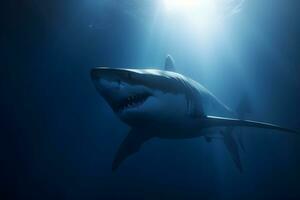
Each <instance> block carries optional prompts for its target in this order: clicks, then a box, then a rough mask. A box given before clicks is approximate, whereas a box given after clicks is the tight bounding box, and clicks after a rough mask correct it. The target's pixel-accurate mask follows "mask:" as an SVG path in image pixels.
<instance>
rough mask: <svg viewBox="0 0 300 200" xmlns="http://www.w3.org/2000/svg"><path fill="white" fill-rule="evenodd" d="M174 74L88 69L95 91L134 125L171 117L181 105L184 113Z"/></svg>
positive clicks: (145, 70) (101, 68) (151, 71)
mask: <svg viewBox="0 0 300 200" xmlns="http://www.w3.org/2000/svg"><path fill="white" fill-rule="evenodd" d="M174 74H176V73H174V72H166V71H161V70H154V69H149V70H147V69H143V70H142V69H116V68H105V67H97V68H94V69H92V71H91V77H92V80H93V82H94V84H95V86H96V88H97V90H98V92H99V93H100V94H101V95H102V96H103V98H104V99H105V100H106V102H107V103H108V104H109V105H110V107H111V108H112V110H113V111H114V112H115V113H116V114H117V116H118V117H119V118H120V119H121V120H122V121H124V122H126V123H127V124H129V125H133V126H136V125H142V124H145V123H148V124H149V123H150V122H153V121H156V120H158V118H160V120H161V119H162V118H164V119H167V118H170V117H172V114H174V112H179V111H180V109H181V108H182V112H185V109H186V107H185V105H186V102H185V97H184V94H183V92H182V91H183V90H182V88H181V87H180V86H181V85H182V84H180V81H178V80H176V79H174V77H172V76H174ZM177 82H178V84H177ZM174 96H176V100H174V98H173V97H174ZM170 98H172V100H171V99H170ZM158 113H159V114H158Z"/></svg>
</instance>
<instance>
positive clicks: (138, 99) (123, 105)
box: [115, 93, 151, 112]
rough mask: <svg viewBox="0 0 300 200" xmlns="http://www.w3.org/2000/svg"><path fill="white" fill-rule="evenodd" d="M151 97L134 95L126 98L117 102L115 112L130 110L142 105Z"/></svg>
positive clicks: (148, 95)
mask: <svg viewBox="0 0 300 200" xmlns="http://www.w3.org/2000/svg"><path fill="white" fill-rule="evenodd" d="M150 96H151V95H150V94H149V93H143V94H134V95H131V96H128V97H127V98H125V99H123V100H122V101H120V102H119V104H118V105H116V107H115V111H116V112H122V111H124V110H126V109H132V108H135V107H138V106H140V105H142V104H143V103H144V102H145V101H146V100H147V99H148V98H149V97H150Z"/></svg>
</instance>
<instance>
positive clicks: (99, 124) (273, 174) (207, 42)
mask: <svg viewBox="0 0 300 200" xmlns="http://www.w3.org/2000/svg"><path fill="white" fill-rule="evenodd" d="M159 2H160V1H149V0H143V1H142V0H141V1H133V0H128V1H125V0H124V1H120V0H119V1H117V0H111V1H108V0H86V1H68V0H67V1H47V2H42V1H35V0H32V1H25V0H19V1H9V2H6V3H4V5H3V9H4V12H1V19H2V20H1V21H3V23H2V25H1V26H2V30H1V32H2V33H1V75H2V76H1V77H2V78H1V81H0V83H1V84H0V87H1V100H0V103H1V104H0V105H1V114H2V116H1V122H2V123H1V127H2V128H3V130H2V131H1V140H0V141H1V145H0V150H1V151H0V157H1V167H0V169H1V174H0V175H1V178H0V184H1V185H0V188H1V189H0V192H1V199H300V182H299V180H300V138H299V137H298V136H295V135H291V134H286V133H280V132H275V131H269V130H267V131H266V130H257V129H246V128H243V132H244V142H245V146H246V152H245V153H242V155H241V158H242V163H243V166H244V169H245V170H244V172H243V173H240V172H239V171H238V170H237V169H236V168H235V166H234V163H233V162H232V160H231V158H230V157H229V154H228V152H227V151H226V149H225V147H224V145H223V144H222V143H221V142H220V141H213V142H212V143H207V142H205V140H204V139H203V138H195V139H187V140H159V139H153V140H151V141H149V142H147V143H146V144H145V145H144V146H143V147H142V149H141V151H140V152H139V153H137V154H136V155H134V156H132V157H130V158H129V159H128V160H126V161H125V162H124V164H123V165H122V166H121V167H120V169H119V170H118V171H117V172H115V173H112V171H111V163H112V160H113V157H114V154H115V152H116V150H117V148H118V146H119V144H120V143H121V142H122V140H123V139H124V137H125V136H126V133H127V131H128V130H129V127H128V126H126V125H125V124H124V123H122V122H121V121H120V120H119V119H118V118H117V117H116V116H115V115H114V114H113V112H112V111H111V109H110V108H109V106H108V105H107V104H106V102H105V101H104V100H103V99H102V98H101V97H100V96H99V94H98V93H97V92H96V90H95V88H94V86H93V84H92V82H91V80H90V69H91V68H92V67H95V66H111V67H128V66H132V67H138V68H143V67H149V66H154V67H157V68H162V66H163V62H164V57H165V55H166V54H171V55H172V56H173V57H174V59H175V61H176V67H177V71H178V72H180V73H182V74H184V75H187V76H189V77H192V78H193V79H195V80H197V81H199V82H200V83H202V84H203V85H205V86H206V87H207V88H208V89H209V90H210V91H212V92H213V93H214V94H215V95H216V96H217V97H219V98H220V99H221V100H222V101H223V102H225V103H226V104H227V105H228V106H230V107H232V108H235V107H236V105H237V103H238V101H239V100H240V98H241V97H242V96H243V95H244V94H247V95H248V96H249V99H250V102H251V107H252V109H253V111H252V113H251V114H249V115H248V116H247V117H248V118H250V119H253V120H262V121H267V122H272V123H276V124H280V125H282V126H285V127H289V128H293V129H298V130H300V117H299V113H300V108H299V102H300V92H299V91H300V80H299V75H300V57H299V56H300V54H299V49H300V37H299V35H300V23H299V11H298V10H299V7H300V5H299V3H298V2H297V1H293V0H289V1H281V0H264V1H260V0H245V1H244V3H243V5H242V8H241V10H240V12H238V13H236V14H234V15H230V16H229V17H226V19H224V20H225V22H224V23H223V22H222V24H223V25H224V27H225V28H224V29H226V30H224V29H222V28H220V30H217V31H216V30H214V32H213V33H212V32H208V33H207V34H203V35H202V33H205V31H207V30H206V29H201V28H200V29H199V27H197V23H196V25H195V24H194V25H190V26H189V25H187V23H189V22H190V21H188V22H187V21H185V20H184V18H183V16H179V17H178V16H177V17H176V16H174V15H173V16H166V15H165V14H164V11H163V8H161V6H159Z"/></svg>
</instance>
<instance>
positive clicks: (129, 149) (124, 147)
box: [112, 128, 151, 171]
mask: <svg viewBox="0 0 300 200" xmlns="http://www.w3.org/2000/svg"><path fill="white" fill-rule="evenodd" d="M150 138H151V137H150V136H149V135H148V134H146V133H145V132H144V131H142V130H140V129H135V128H133V129H131V130H130V131H129V133H128V135H127V136H126V138H125V139H124V141H123V142H122V143H121V145H120V147H119V149H118V151H117V154H116V156H115V159H114V161H113V164H112V170H113V171H115V170H116V169H117V168H118V167H119V166H120V164H121V163H122V162H123V161H124V160H125V159H126V158H127V157H128V156H130V155H132V154H134V153H136V152H138V151H139V149H140V147H141V145H142V144H143V143H144V142H145V141H147V140H148V139H150Z"/></svg>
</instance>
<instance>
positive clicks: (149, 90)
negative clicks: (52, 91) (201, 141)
mask: <svg viewBox="0 0 300 200" xmlns="http://www.w3.org/2000/svg"><path fill="white" fill-rule="evenodd" d="M165 69H166V70H158V69H123V68H122V69H118V68H106V67H98V68H94V69H92V71H91V76H92V79H93V81H94V84H95V86H96V88H97V90H98V91H99V93H100V94H101V95H102V96H103V97H104V99H105V100H106V101H107V103H108V104H109V105H110V106H111V108H112V109H113V111H114V112H115V113H116V114H117V116H118V117H119V118H120V119H121V120H122V121H123V122H125V123H127V124H128V125H129V126H130V127H131V131H130V132H129V134H128V136H127V137H126V138H125V140H124V141H123V143H122V144H121V146H120V149H119V150H118V152H117V155H116V158H115V160H114V162H113V170H114V169H116V168H117V167H118V166H119V165H120V164H121V162H122V161H123V160H124V159H126V158H127V157H128V156H129V155H131V154H133V153H135V152H137V151H138V150H139V148H140V146H141V145H142V144H143V143H144V142H145V141H147V140H149V139H151V138H154V137H158V138H168V139H184V138H193V137H199V136H205V138H206V140H207V141H210V140H211V137H210V136H209V132H207V131H206V130H208V129H210V128H216V127H225V130H222V131H221V132H220V133H221V135H223V139H224V140H223V141H224V144H225V145H226V147H227V149H228V150H229V152H230V153H231V155H232V158H233V160H234V161H235V163H236V165H237V167H238V168H239V169H240V170H242V165H241V162H240V159H239V152H238V146H237V143H236V142H235V139H234V138H233V136H232V135H231V133H232V130H233V127H235V126H248V127H259V128H269V129H277V130H281V131H288V132H294V131H292V130H289V129H285V128H282V127H279V126H276V125H273V124H267V123H262V122H255V121H247V120H240V119H232V118H224V117H215V116H212V115H216V114H221V115H222V116H230V115H231V116H232V115H233V113H234V112H233V111H231V110H230V109H229V108H228V107H227V106H225V105H224V104H223V103H222V102H220V101H219V100H218V99H217V98H216V97H215V96H214V95H213V94H212V93H211V92H209V91H208V90H207V89H206V88H205V87H203V86H202V85H201V84H199V83H198V82H196V81H194V80H192V79H190V78H187V77H185V76H183V75H181V74H179V73H176V72H174V63H173V59H172V58H171V57H170V56H168V57H167V58H166V62H165Z"/></svg>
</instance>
